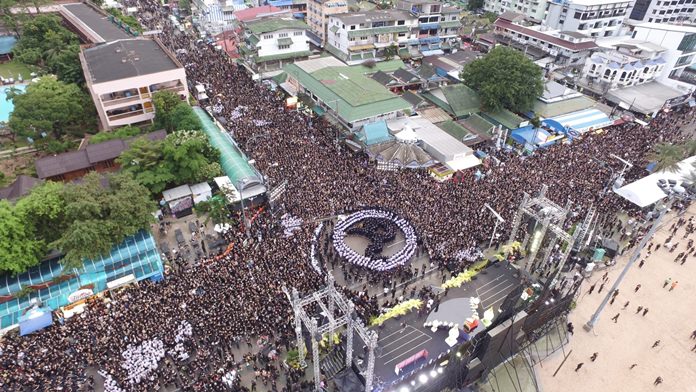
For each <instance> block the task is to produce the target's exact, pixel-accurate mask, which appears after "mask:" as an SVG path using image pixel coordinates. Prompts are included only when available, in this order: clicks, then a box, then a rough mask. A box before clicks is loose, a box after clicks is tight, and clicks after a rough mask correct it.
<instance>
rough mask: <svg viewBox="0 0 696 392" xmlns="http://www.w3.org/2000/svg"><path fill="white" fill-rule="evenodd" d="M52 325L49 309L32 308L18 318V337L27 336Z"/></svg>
mask: <svg viewBox="0 0 696 392" xmlns="http://www.w3.org/2000/svg"><path fill="white" fill-rule="evenodd" d="M51 324H53V315H52V314H51V309H47V308H32V309H29V310H28V311H27V313H25V314H23V315H22V316H20V317H19V335H20V336H24V335H29V334H30V333H32V332H36V331H39V330H41V329H44V328H46V327H50V326H51Z"/></svg>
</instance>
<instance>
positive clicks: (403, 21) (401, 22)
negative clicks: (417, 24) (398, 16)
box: [396, 20, 406, 26]
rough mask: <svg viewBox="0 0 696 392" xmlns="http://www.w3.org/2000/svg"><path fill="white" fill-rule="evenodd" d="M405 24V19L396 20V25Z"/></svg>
mask: <svg viewBox="0 0 696 392" xmlns="http://www.w3.org/2000/svg"><path fill="white" fill-rule="evenodd" d="M405 24H406V21H405V20H399V21H397V22H396V25H397V26H403V25H405Z"/></svg>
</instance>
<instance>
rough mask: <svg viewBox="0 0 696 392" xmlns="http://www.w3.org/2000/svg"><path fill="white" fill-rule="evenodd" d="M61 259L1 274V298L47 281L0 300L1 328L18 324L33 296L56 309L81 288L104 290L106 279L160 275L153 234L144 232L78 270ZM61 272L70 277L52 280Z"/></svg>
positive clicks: (160, 261)
mask: <svg viewBox="0 0 696 392" xmlns="http://www.w3.org/2000/svg"><path fill="white" fill-rule="evenodd" d="M60 259H61V257H60V256H59V257H54V258H52V259H50V260H47V261H44V262H42V263H41V264H39V265H37V266H34V267H32V268H30V269H29V270H28V271H26V272H23V273H21V274H17V275H15V276H12V275H11V274H5V275H0V297H3V296H11V295H13V294H14V293H16V292H18V291H19V290H20V289H21V288H23V287H27V286H40V285H42V284H50V285H49V286H48V287H46V288H39V289H38V290H36V291H35V292H33V293H31V294H30V295H28V296H25V297H23V298H12V299H10V300H9V301H6V302H2V303H0V328H6V327H9V326H11V325H14V324H17V323H18V322H19V317H20V315H21V313H22V311H23V310H24V309H27V308H28V307H29V306H30V300H31V299H32V298H36V299H39V300H41V302H43V304H44V305H45V306H47V307H49V308H51V309H53V310H55V309H58V308H59V307H61V306H65V305H67V304H68V296H69V295H70V294H71V293H73V292H75V291H77V290H78V289H80V287H83V286H87V285H93V288H92V290H93V291H94V292H95V293H98V292H101V291H104V290H106V283H107V282H110V281H112V280H115V279H118V278H121V277H124V276H126V275H130V274H133V275H135V278H136V279H137V280H143V279H147V278H150V277H153V276H159V275H161V274H162V258H161V257H160V253H159V250H158V249H157V246H156V245H155V240H154V238H153V237H152V234H150V232H147V231H139V232H138V233H136V234H135V235H133V236H130V237H128V238H126V239H125V240H124V241H123V242H122V243H120V244H118V245H116V246H114V247H113V248H112V250H111V253H110V254H108V255H106V256H103V257H102V256H100V257H98V258H94V259H87V260H85V262H84V266H83V269H82V270H80V271H71V270H64V269H63V266H62V265H61V264H60ZM62 275H68V277H69V278H68V279H67V280H64V281H62V282H60V283H55V282H53V279H55V278H58V277H60V276H62Z"/></svg>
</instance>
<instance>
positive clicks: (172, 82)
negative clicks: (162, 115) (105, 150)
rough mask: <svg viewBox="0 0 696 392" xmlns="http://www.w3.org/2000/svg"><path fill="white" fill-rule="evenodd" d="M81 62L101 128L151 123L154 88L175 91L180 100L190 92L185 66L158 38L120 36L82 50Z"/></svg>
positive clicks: (184, 98)
mask: <svg viewBox="0 0 696 392" xmlns="http://www.w3.org/2000/svg"><path fill="white" fill-rule="evenodd" d="M80 62H81V63H82V70H83V72H84V74H85V81H86V85H87V89H88V90H89V92H90V95H91V96H92V100H93V101H94V105H95V107H96V108H97V114H98V115H99V121H100V128H101V129H112V128H115V127H121V126H124V125H138V124H145V123H150V122H152V120H153V119H154V118H155V107H154V105H153V104H152V94H153V93H155V92H157V91H165V90H166V91H171V92H174V93H177V94H178V95H179V96H180V97H181V100H182V101H185V100H186V99H187V98H188V95H189V91H188V86H187V83H186V72H185V71H184V67H183V66H182V65H181V63H179V61H178V60H177V59H176V57H174V56H173V55H172V54H171V53H169V51H168V50H167V49H166V48H165V47H164V46H163V45H162V43H161V42H159V40H157V39H146V38H132V39H123V40H117V41H112V42H108V43H105V44H102V45H99V46H95V47H91V48H87V49H82V51H81V52H80Z"/></svg>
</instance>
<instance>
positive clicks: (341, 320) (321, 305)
mask: <svg viewBox="0 0 696 392" xmlns="http://www.w3.org/2000/svg"><path fill="white" fill-rule="evenodd" d="M290 302H291V303H292V309H293V311H294V313H295V335H296V336H297V350H298V352H299V360H300V364H301V365H302V366H307V363H306V361H305V355H306V353H305V345H304V338H303V334H302V326H303V325H304V326H305V328H306V329H307V330H308V331H309V336H310V340H311V342H312V366H313V370H314V386H315V389H316V390H317V391H318V390H320V389H321V385H320V384H321V374H320V367H319V362H320V358H319V342H320V341H321V338H322V336H323V335H324V334H328V336H329V338H328V342H329V345H333V336H334V334H335V333H336V332H337V331H339V330H341V329H342V328H343V327H345V335H346V350H345V352H346V357H345V365H346V367H351V365H352V362H353V335H354V333H357V334H358V335H359V336H360V338H361V339H362V340H363V342H364V343H365V345H366V346H367V350H368V356H367V367H366V369H365V371H364V372H363V374H362V375H363V377H364V378H365V391H368V392H370V391H372V384H373V382H374V369H375V348H376V347H377V332H375V331H369V330H368V329H367V328H366V327H365V324H364V323H363V321H362V320H360V319H359V318H358V316H357V313H356V312H355V305H354V304H353V302H352V301H350V300H349V299H348V298H347V297H346V296H345V295H344V294H343V293H341V292H340V291H338V290H336V284H335V281H334V277H333V275H331V274H330V273H329V274H328V275H327V278H326V287H324V288H323V289H320V290H319V291H316V292H314V293H312V294H309V295H307V296H306V297H304V298H300V295H299V293H298V291H297V289H296V288H293V289H292V297H291V298H290ZM307 310H309V311H310V312H311V313H309V314H308V313H307ZM316 311H321V315H323V316H324V317H325V318H326V323H323V324H321V325H320V324H319V320H321V317H319V315H317V314H316V313H315V312H316Z"/></svg>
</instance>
